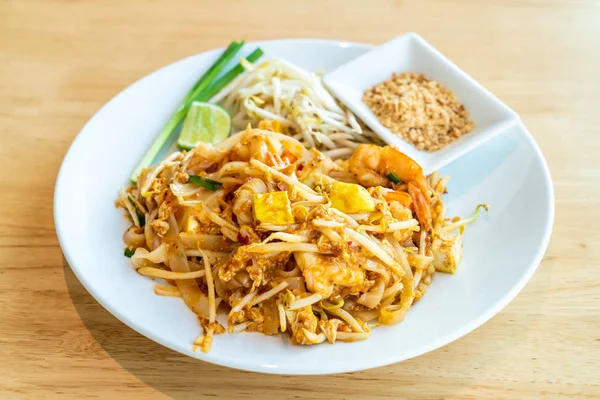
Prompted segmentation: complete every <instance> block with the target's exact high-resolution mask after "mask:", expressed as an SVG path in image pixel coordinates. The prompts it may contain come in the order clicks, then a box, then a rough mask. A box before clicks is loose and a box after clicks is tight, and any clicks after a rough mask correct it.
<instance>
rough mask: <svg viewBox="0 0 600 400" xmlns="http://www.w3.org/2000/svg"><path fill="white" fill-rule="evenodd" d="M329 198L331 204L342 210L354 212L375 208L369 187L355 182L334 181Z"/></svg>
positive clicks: (369, 210) (368, 210)
mask: <svg viewBox="0 0 600 400" xmlns="http://www.w3.org/2000/svg"><path fill="white" fill-rule="evenodd" d="M329 198H330V199H331V205H332V206H333V207H334V208H337V209H338V210H340V211H341V212H345V213H350V214H354V213H363V212H371V211H374V210H375V202H374V201H373V198H372V197H371V195H370V194H369V192H368V191H367V189H365V188H364V187H362V186H360V185H356V184H354V183H344V182H337V181H336V182H334V183H333V187H332V188H331V192H330V193H329Z"/></svg>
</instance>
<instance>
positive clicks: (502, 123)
mask: <svg viewBox="0 0 600 400" xmlns="http://www.w3.org/2000/svg"><path fill="white" fill-rule="evenodd" d="M400 72H418V73H422V74H425V75H426V76H427V77H428V78H431V79H434V80H436V81H438V82H440V83H441V84H442V85H444V86H446V87H447V88H449V89H450V90H452V91H453V92H454V93H455V94H456V97H457V98H458V101H459V102H460V103H462V104H464V105H465V107H466V108H467V110H469V118H470V119H471V120H473V122H475V129H473V131H472V132H470V133H469V134H467V135H464V136H462V137H461V138H460V139H458V140H457V141H455V142H453V143H451V144H450V145H448V146H446V147H444V148H443V149H440V150H438V151H435V152H432V153H430V152H426V151H420V150H417V148H416V147H414V146H413V145H412V144H409V143H408V142H405V141H404V140H403V139H401V138H400V137H399V136H397V135H396V134H394V133H393V132H391V131H390V130H389V129H388V128H386V127H385V126H383V124H381V122H379V120H378V119H377V117H376V116H375V114H373V112H372V111H371V110H370V109H369V107H368V106H367V105H366V104H365V103H364V102H363V101H362V96H363V93H364V92H365V90H367V89H368V88H370V87H372V86H375V85H377V84H378V83H380V82H383V81H384V80H386V79H388V78H390V77H391V76H392V74H393V73H400ZM323 82H324V83H325V85H326V86H327V87H328V88H329V90H331V91H332V92H333V93H334V94H335V95H336V96H337V97H338V98H339V99H340V100H341V101H342V102H343V103H344V104H345V105H346V106H348V108H350V109H351V110H352V111H354V113H355V114H356V115H357V116H358V117H360V118H361V119H362V120H363V121H364V122H365V123H366V124H367V125H368V126H369V127H370V128H371V129H372V130H373V131H374V132H376V133H378V134H379V136H381V138H382V139H383V140H385V142H386V143H388V144H391V145H393V146H395V147H397V148H398V149H400V150H401V151H402V152H403V153H406V154H408V155H409V156H410V157H411V158H412V159H413V160H415V161H416V162H418V163H419V164H420V165H421V167H422V168H423V170H424V172H425V174H427V175H429V174H430V173H432V172H434V171H437V170H439V169H440V168H443V167H445V166H446V165H448V164H450V163H451V162H452V161H454V160H456V159H457V158H459V157H460V156H462V155H463V154H466V153H467V152H469V151H471V150H473V149H474V148H475V147H477V146H480V145H482V144H483V143H485V142H486V141H488V140H490V139H492V138H493V137H494V136H496V135H498V134H500V133H504V132H506V131H507V130H508V129H509V128H510V127H511V126H513V125H516V124H517V123H518V122H519V116H518V115H517V114H516V113H515V112H514V111H513V110H511V109H510V108H509V107H508V106H506V105H505V104H503V103H502V102H501V101H500V100H498V98H496V97H495V96H494V95H493V94H491V93H490V92H489V91H487V90H486V89H485V88H484V87H483V86H481V85H480V84H479V83H477V82H476V81H475V80H474V79H473V78H471V77H470V76H469V75H467V74H466V73H465V72H464V71H462V70H461V69H460V68H458V67H457V66H456V65H455V64H454V63H452V61H450V60H448V59H447V58H446V57H444V55H443V54H442V53H440V52H439V51H438V50H436V49H435V48H434V47H433V46H432V45H430V44H429V43H427V42H426V41H425V40H424V39H423V38H422V37H421V36H419V35H417V34H416V33H406V34H404V35H402V36H398V37H397V38H395V39H393V40H390V41H389V42H387V43H384V44H382V45H381V46H378V47H376V48H375V49H373V50H372V51H369V52H367V53H365V54H363V55H362V56H360V57H357V58H355V59H354V60H352V61H350V62H348V63H346V64H344V65H342V66H341V67H339V68H336V69H335V70H334V71H331V72H329V73H328V74H327V75H326V76H325V77H324V78H323Z"/></svg>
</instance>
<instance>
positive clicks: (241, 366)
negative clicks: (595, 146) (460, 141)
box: [53, 38, 555, 375]
mask: <svg viewBox="0 0 600 400" xmlns="http://www.w3.org/2000/svg"><path fill="white" fill-rule="evenodd" d="M290 43H292V44H293V43H300V44H308V43H321V44H329V45H333V46H336V47H340V48H349V47H353V48H356V47H358V48H362V49H365V50H370V49H373V48H375V46H376V45H373V44H368V43H363V42H353V41H345V40H337V39H320V38H315V39H313V38H290V39H273V40H260V41H250V42H247V44H249V45H258V46H260V45H263V44H290ZM222 49H223V48H222V47H221V48H215V49H210V50H206V51H202V52H200V53H196V54H192V55H190V56H187V57H184V58H182V59H179V60H176V61H174V62H171V63H169V64H167V65H164V66H162V67H160V68H158V69H155V70H154V71H152V72H150V73H149V74H146V75H144V76H142V77H141V78H139V79H137V80H135V81H134V82H132V83H130V84H129V85H127V86H126V87H124V88H123V89H122V90H120V91H119V92H118V93H116V94H115V95H114V96H112V97H111V98H110V99H109V100H108V101H107V102H105V103H103V104H102V105H101V107H100V108H99V109H98V110H96V111H95V112H94V113H93V115H92V116H90V118H89V119H88V120H87V122H86V123H85V124H84V125H83V126H82V127H81V129H80V130H79V133H78V134H77V135H76V137H75V138H74V139H73V141H72V142H71V144H70V145H69V148H68V150H67V152H66V153H65V156H64V158H63V160H62V162H61V165H60V169H59V171H58V174H57V178H56V182H55V189H54V194H53V219H54V227H55V231H56V234H57V237H58V241H59V244H60V248H61V251H62V253H63V256H64V258H65V259H66V261H67V263H68V264H69V267H70V268H71V270H72V271H73V273H74V274H75V276H76V277H77V279H78V280H79V282H80V283H81V284H82V286H83V287H84V288H85V289H86V290H87V291H88V293H89V294H90V295H91V296H92V297H93V298H94V300H96V301H97V302H98V303H99V304H100V305H101V306H102V307H103V308H104V309H105V310H106V311H108V312H109V313H110V314H111V315H113V316H114V317H115V318H117V319H118V320H119V321H121V322H122V323H123V324H125V325H126V326H128V327H129V328H131V329H133V330H134V331H136V332H137V333H139V334H140V335H142V336H145V337H146V338H148V339H150V340H152V341H154V342H156V343H158V344H160V345H162V346H164V347H166V348H168V349H170V350H173V351H176V352H178V353H180V354H183V355H186V356H189V357H192V358H195V359H197V360H201V361H204V362H208V363H212V364H216V365H220V366H224V367H229V368H234V369H238V370H244V371H251V372H260V373H268V374H279V375H326V374H335V373H346V372H354V371H363V370H367V369H372V368H377V367H383V366H386V365H391V364H395V363H399V362H402V361H406V360H409V359H411V358H414V357H417V356H419V355H424V354H426V353H429V352H431V351H433V350H436V349H438V348H441V347H443V346H445V345H447V344H449V343H451V342H453V341H455V340H457V339H459V338H461V337H463V336H465V335H467V334H469V333H470V332H472V331H474V330H475V329H477V328H478V327H480V326H481V325H483V324H484V323H485V322H487V321H489V320H490V319H491V318H492V317H493V316H495V315H496V314H498V313H499V312H500V311H502V309H504V308H505V307H506V306H507V305H508V304H509V303H510V302H511V301H512V300H513V299H514V298H515V297H516V296H517V295H518V294H519V292H520V291H521V290H522V289H523V288H524V287H525V285H526V284H527V282H529V280H530V279H531V277H532V276H533V274H534V273H535V271H536V270H537V268H538V267H539V265H540V262H541V261H542V258H543V256H544V254H545V252H546V249H547V248H548V244H549V242H550V237H551V235H552V230H553V227H554V219H555V194H554V183H553V181H552V177H551V173H550V169H549V167H548V163H547V161H546V159H545V157H544V155H543V153H542V151H541V149H540V147H539V145H538V144H537V142H536V141H535V139H534V137H533V135H532V134H531V132H529V130H528V129H527V127H526V126H525V125H524V123H523V122H522V121H519V122H518V124H517V125H518V127H519V128H520V130H521V131H522V134H523V135H524V137H525V138H526V139H527V142H528V143H529V144H530V145H531V147H532V149H533V152H534V153H535V155H536V157H537V158H538V159H539V160H540V161H541V167H542V174H543V176H544V178H545V183H546V187H547V190H548V205H549V210H548V211H549V213H548V219H547V221H546V226H545V227H544V234H543V236H542V240H541V241H540V244H539V246H538V248H537V249H536V251H535V257H534V258H533V261H532V262H531V263H530V264H529V265H528V266H527V268H526V271H525V273H524V274H522V275H521V277H520V279H519V280H518V281H517V283H516V284H515V285H514V286H513V287H512V288H511V290H510V291H508V292H507V293H506V294H505V295H504V296H502V297H501V298H500V299H499V300H498V301H497V302H496V303H495V304H493V306H491V307H489V308H488V310H487V311H486V312H484V313H482V314H481V315H479V316H478V317H477V318H474V319H473V320H471V321H470V322H469V323H468V324H465V325H463V326H462V327H461V328H460V329H457V330H456V331H455V332H454V334H448V335H444V336H441V337H440V338H439V339H438V340H434V341H432V342H430V343H428V344H427V345H425V346H422V347H420V348H418V350H419V351H415V352H410V351H408V352H407V353H406V354H405V355H404V356H400V357H395V358H394V357H391V358H390V359H386V360H384V361H379V359H376V358H372V359H368V360H361V362H360V363H357V364H350V365H348V367H346V368H335V367H334V368H330V367H328V366H327V365H324V366H323V367H322V368H321V369H320V370H319V371H317V372H315V371H307V370H304V369H298V368H297V367H296V368H294V367H289V366H285V365H284V366H282V365H279V366H277V367H276V368H274V366H272V365H270V366H266V365H263V364H261V363H260V362H258V363H252V362H245V361H239V360H235V361H230V360H226V361H223V360H220V359H215V358H213V357H210V353H209V354H205V353H201V352H194V353H190V352H186V351H185V350H183V349H180V348H178V347H177V346H173V345H171V344H170V343H168V342H167V341H165V340H162V338H159V337H158V335H155V334H154V333H153V332H152V331H150V330H146V329H145V328H144V327H142V326H140V325H138V324H137V323H136V322H135V321H132V320H130V319H128V318H126V317H125V316H123V314H122V313H121V312H120V311H119V310H118V308H113V307H110V306H107V305H106V303H105V302H104V301H103V298H102V295H101V294H99V293H98V292H96V291H95V289H94V285H92V284H91V283H90V282H89V281H87V280H86V277H85V274H83V273H82V270H79V269H78V268H77V267H76V266H75V264H74V257H73V256H72V254H70V251H69V250H67V249H68V246H65V245H64V244H65V243H66V239H65V232H63V228H62V227H61V223H60V218H59V217H60V212H59V207H58V206H57V204H58V201H59V199H60V197H61V192H62V191H63V190H65V189H63V186H64V184H61V182H62V181H63V180H64V179H65V175H66V172H65V170H66V164H68V163H67V160H69V159H70V158H72V157H73V153H74V148H75V147H76V145H77V143H79V141H81V138H82V135H81V133H82V132H84V131H85V130H86V128H87V127H88V126H89V124H90V123H91V121H92V120H95V118H96V117H97V115H98V114H99V113H100V112H101V111H102V110H103V109H104V108H105V107H106V106H108V105H109V104H110V103H112V102H113V101H114V100H115V99H116V98H117V97H119V96H120V95H121V94H123V93H124V92H125V91H128V90H132V89H133V88H134V87H135V86H137V85H138V84H139V83H140V82H142V81H144V80H146V79H151V77H152V76H154V75H155V74H157V73H159V72H160V71H162V70H164V69H167V68H171V67H172V66H174V65H177V64H179V63H185V62H186V61H187V60H189V59H191V58H194V57H197V56H200V55H209V54H212V53H216V52H218V51H220V50H222ZM190 348H191V346H190ZM242 360H243V359H242Z"/></svg>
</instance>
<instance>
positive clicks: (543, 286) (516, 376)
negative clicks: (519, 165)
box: [0, 0, 600, 400]
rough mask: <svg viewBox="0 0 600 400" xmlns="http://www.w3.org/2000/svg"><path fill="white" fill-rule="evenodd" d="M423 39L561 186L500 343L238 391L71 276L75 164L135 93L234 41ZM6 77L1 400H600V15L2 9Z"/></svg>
mask: <svg viewBox="0 0 600 400" xmlns="http://www.w3.org/2000/svg"><path fill="white" fill-rule="evenodd" d="M407 31H416V32H419V33H421V34H422V35H423V36H424V37H425V38H426V39H428V40H429V41H431V42H432V43H433V44H434V45H435V46H437V47H438V48H439V49H441V51H442V52H444V53H445V54H447V55H448V56H449V57H450V58H451V59H452V60H454V61H455V62H456V63H457V64H458V65H460V66H461V67H463V68H464V69H465V70H466V71H467V72H468V73H470V74H472V75H473V76H474V77H475V78H476V79H478V80H479V81H480V82H481V83H483V85H484V86H486V87H487V88H489V89H490V90H491V91H492V92H494V93H496V94H497V95H498V96H499V97H500V98H501V99H503V100H504V101H506V103H508V104H509V105H510V106H511V107H513V108H514V109H515V110H516V111H517V112H518V113H519V114H520V115H521V116H522V117H523V120H524V122H525V123H526V124H527V126H528V127H529V128H530V129H531V131H532V132H533V134H534V136H535V138H536V140H537V141H538V143H539V144H540V146H541V148H542V151H543V152H544V155H545V156H546V158H547V160H548V162H549V164H550V168H551V171H552V175H553V179H554V184H555V189H556V206H557V207H556V223H555V227H554V234H553V236H552V241H551V243H550V247H549V249H548V251H547V254H546V256H545V258H544V261H543V262H542V264H541V266H540V268H539V270H538V271H537V273H536V274H535V276H534V277H533V279H532V280H531V282H530V283H529V284H528V285H527V286H526V288H525V289H524V290H523V292H522V293H521V294H520V295H519V296H518V297H517V298H516V299H515V300H514V301H513V302H512V303H511V304H510V305H509V306H508V307H507V308H506V309H505V310H504V311H502V312H501V313H500V314H499V315H497V316H496V317H494V318H493V319H492V320H491V321H489V322H488V323H486V324H485V325H484V326H482V327H480V328H479V329H477V330H476V331H474V332H472V333H471V334H469V335H467V336H466V337H464V338H462V339H460V340H457V341H456V342H454V343H452V344H450V345H448V346H446V347H444V348H442V349H439V350H437V351H434V352H432V353H430V354H427V355H424V356H421V357H419V358H417V359H414V360H410V361H407V362H403V363H401V364H397V365H392V366H389V367H384V368H378V369H374V370H370V371H365V372H357V373H351V374H340V375H334V376H322V377H290V376H267V375H261V374H255V373H248V372H239V371H234V370H231V369H227V368H222V367H217V366H213V365H210V364H206V363H204V362H200V361H197V360H194V359H191V358H187V357H185V356H182V355H179V354H177V353H175V352H173V351H171V350H168V349H166V348H163V347H161V346H159V345H158V344H155V343H154V342H151V341H150V340H148V339H146V338H144V337H142V336H140V335H138V334H137V333H135V332H134V331H133V330H131V329H129V328H128V327H126V326H125V325H123V324H122V323H121V322H119V321H118V320H116V319H115V318H114V317H112V316H111V315H110V314H109V313H108V312H107V311H105V310H104V309H103V308H102V307H101V306H100V305H98V303H96V301H95V300H94V299H92V297H91V296H90V295H89V294H88V293H87V292H86V291H85V290H84V289H83V288H82V286H81V284H80V283H79V282H78V281H77V279H76V278H75V277H74V275H73V273H72V272H71V270H70V268H69V267H68V266H67V265H65V263H64V261H63V257H62V253H61V250H60V248H59V245H58V241H57V239H56V235H55V232H54V226H53V218H52V196H53V189H54V182H55V179H56V174H57V172H58V168H59V166H60V162H61V160H62V157H63V156H64V154H65V152H66V151H67V148H68V147H69V144H70V143H71V141H72V140H73V138H74V137H75V136H76V135H77V133H78V132H79V130H80V129H81V127H82V126H83V124H84V123H85V122H86V121H87V120H88V119H89V118H90V117H91V116H92V114H93V113H94V112H95V111H96V110H98V109H99V108H100V107H101V106H102V105H103V104H104V103H105V102H106V101H107V100H109V99H110V98H111V97H112V96H114V95H115V94H117V93H118V92H119V91H121V90H122V89H123V88H125V87H126V86H127V85H129V84H130V83H132V82H134V81H135V80H137V79H138V78H140V77H142V76H144V75H146V74H147V73H149V72H151V71H153V70H155V69H157V68H159V67H161V66H163V65H165V64H168V63H170V62H172V61H175V60H178V59H180V58H183V57H186V56H189V55H191V54H195V53H198V52H201V51H204V50H207V49H211V48H213V47H218V46H223V45H226V44H227V43H228V42H229V41H230V40H231V39H239V38H246V39H248V40H255V39H256V40H258V39H268V38H288V37H315V38H321V37H325V38H338V39H345V40H354V41H361V42H369V43H381V42H383V41H385V40H388V39H390V38H392V37H394V36H396V35H398V34H400V33H402V32H407ZM0 77H1V78H2V84H1V86H0V143H1V144H0V183H1V184H2V190H0V398H2V399H21V398H22V399H41V398H59V397H60V398H73V399H87V398H127V399H144V400H149V399H165V398H176V399H186V398H194V399H196V398H202V397H204V396H206V397H208V396H218V397H223V398H247V399H249V398H261V399H286V398H296V399H337V398H345V399H364V398H410V399H440V398H452V399H475V398H477V399H482V398H488V399H500V398H511V399H530V398H531V399H538V398H555V399H559V398H561V399H562V398H574V399H584V398H586V399H587V398H598V397H600V363H599V356H600V294H599V291H600V271H599V268H600V250H599V249H600V229H598V223H600V218H599V216H600V185H599V183H600V179H599V178H600V163H599V162H598V158H599V157H600V139H599V137H600V136H599V135H598V133H599V130H600V128H599V124H598V121H596V118H597V117H598V116H599V115H600V101H599V99H600V78H599V77H600V3H599V2H598V1H593V0H589V1H567V0H548V1H544V0H520V1H517V0H495V1H487V2H480V1H474V0H462V1H452V2H442V1H400V0H396V1H392V0H389V1H377V2H375V1H373V2H367V1H361V0H335V1H327V2H323V4H321V2H320V1H317V0H302V1H294V2H287V1H269V0H260V1H253V2H250V1H247V2H234V1H233V0H224V1H219V2H217V1H203V0H194V1H192V0H190V1H179V0H178V1H158V0H155V1H148V2H144V1H141V0H137V1H116V0H115V1H102V2H101V1H87V2H83V1H61V0H47V1H43V0H16V1H6V0H2V1H1V2H0ZM82 234H84V233H82ZM515 234H518V232H516V233H515Z"/></svg>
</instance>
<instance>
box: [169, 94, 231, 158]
mask: <svg viewBox="0 0 600 400" xmlns="http://www.w3.org/2000/svg"><path fill="white" fill-rule="evenodd" d="M230 132H231V117H230V116H229V113H228V112H227V111H226V110H225V109H224V108H222V107H219V106H218V105H216V104H212V103H203V102H200V101H196V102H194V103H192V105H191V106H190V110H189V111H188V114H187V117H185V121H184V122H183V127H182V128H181V133H180V134H179V139H178V140H177V146H179V147H181V148H183V149H186V150H189V149H193V148H194V147H196V146H197V145H198V143H200V142H205V143H212V144H216V143H219V142H221V141H223V140H224V139H225V138H227V136H229V133H230Z"/></svg>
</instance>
